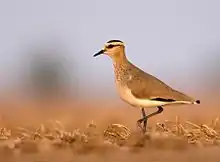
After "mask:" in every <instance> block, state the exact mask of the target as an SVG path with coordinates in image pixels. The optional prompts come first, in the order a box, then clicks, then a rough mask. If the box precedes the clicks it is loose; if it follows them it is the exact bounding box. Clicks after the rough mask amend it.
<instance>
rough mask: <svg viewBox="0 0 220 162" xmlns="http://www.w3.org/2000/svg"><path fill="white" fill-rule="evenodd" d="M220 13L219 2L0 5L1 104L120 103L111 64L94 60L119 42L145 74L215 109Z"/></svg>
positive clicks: (51, 0)
mask: <svg viewBox="0 0 220 162" xmlns="http://www.w3.org/2000/svg"><path fill="white" fill-rule="evenodd" d="M219 5H220V2H219V1H217V0H212V1H206V0H194V1H191V0H185V1H175V0H167V1H148V0H145V1H144V0H139V1H125V0H121V1H116V0H112V1H101V0H93V1H85V0H80V1H76V0H72V1H70V0H63V1H60V0H38V1H35V0H20V1H15V0H14V1H13V0H8V1H6V0H0V20H1V25H0V36H1V37H0V78H1V79H0V89H1V97H2V99H6V98H7V97H9V98H17V97H18V96H19V97H21V96H22V97H23V98H25V99H27V98H28V99H30V98H32V99H33V98H35V99H36V98H39V97H42V96H43V98H44V97H48V96H49V97H51V96H53V97H54V95H55V96H56V95H57V96H59V97H64V96H65V97H67V98H68V97H69V98H70V99H71V100H83V101H86V102H87V101H103V100H115V101H119V102H120V100H119V97H118V96H117V93H116V91H115V88H114V75H113V69H112V64H111V60H110V58H108V57H106V56H103V57H98V58H93V57H92V56H93V54H94V53H95V52H97V51H98V50H99V49H100V48H102V47H103V44H104V43H105V42H106V41H108V40H110V39H120V40H122V41H124V42H125V44H126V45H127V46H126V52H127V56H128V58H129V59H130V60H131V61H132V62H133V63H134V64H136V65H137V66H139V67H140V68H141V69H143V70H145V71H146V72H148V73H151V74H153V75H155V76H156V77H158V78H159V79H161V80H163V81H164V82H166V83H167V84H169V85H171V86H172V87H174V88H176V89H178V90H181V91H184V92H185V93H187V94H189V95H191V96H194V97H195V98H198V99H201V100H202V103H204V104H205V103H207V104H208V103H209V104H210V103H213V104H215V103H217V102H218V97H219V95H220V91H219V89H220V88H219V85H220V83H219V81H220V73H219V68H220V32H219V29H220V22H219V21H218V19H219V15H220V10H219ZM65 97H64V98H65ZM213 101H214V102H213Z"/></svg>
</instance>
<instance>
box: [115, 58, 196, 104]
mask: <svg viewBox="0 0 220 162" xmlns="http://www.w3.org/2000/svg"><path fill="white" fill-rule="evenodd" d="M115 68H116V70H115V72H116V80H118V81H120V82H121V84H123V86H126V87H127V88H128V89H130V91H131V93H132V95H133V96H134V97H136V98H138V99H151V100H160V101H167V102H173V101H187V102H188V101H189V102H194V101H195V100H194V99H193V98H191V97H189V96H187V95H185V94H183V93H181V92H179V91H177V90H174V89H173V88H171V87H170V86H168V85H167V84H165V83H164V82H162V81H161V80H159V79H157V78H156V77H154V76H153V75H151V74H148V73H146V72H144V71H143V70H141V69H140V68H138V67H136V66H135V65H133V64H132V63H131V62H129V61H127V62H126V63H124V64H120V65H118V67H117V66H116V67H115Z"/></svg>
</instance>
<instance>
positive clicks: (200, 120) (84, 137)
mask: <svg viewBox="0 0 220 162" xmlns="http://www.w3.org/2000/svg"><path fill="white" fill-rule="evenodd" d="M54 105H56V106H54ZM103 105H104V106H103ZM198 109H199V110H200V111H198ZM0 110H1V119H0V128H1V134H0V137H1V141H0V160H1V161H4V162H15V161H16V162H25V161H28V162H31V161H33V162H59V161H62V162H75V161H77V162H86V161H96V162H101V161H105V162H106V161H109V162H110V161H111V162H112V161H117V162H119V161H120V162H122V161H126V162H134V161H149V162H160V161H161V162H165V161H169V162H172V161H177V160H178V161H180V162H181V161H183V162H185V161H188V162H190V161H192V162H193V161H197V162H203V161H212V162H215V161H216V162H217V161H219V160H220V156H219V151H220V145H219V140H220V138H219V137H220V136H219V133H220V123H218V114H219V111H218V109H215V108H213V109H211V108H209V109H208V110H207V109H206V105H203V106H200V107H198V106H181V107H170V108H166V109H165V111H164V113H162V114H160V115H158V116H156V117H154V118H152V119H151V120H150V121H149V126H148V127H149V128H148V131H149V132H148V134H147V135H145V136H143V135H141V134H140V132H139V129H137V127H136V120H137V119H138V118H139V117H140V110H139V109H136V108H132V107H129V106H127V105H123V104H122V105H121V104H118V103H114V104H112V103H109V104H108V103H106V102H103V104H102V103H96V104H95V103H92V104H91V103H86V104H85V103H84V102H77V103H69V104H57V103H56V104H50V105H47V106H45V105H44V106H42V105H41V106H40V105H39V104H38V105H34V106H33V104H27V103H26V104H20V103H17V104H11V103H6V102H5V103H2V104H1V109H0ZM149 111H153V109H149V110H147V112H149ZM114 124H116V125H114ZM117 124H118V125H117ZM120 127H121V128H120Z"/></svg>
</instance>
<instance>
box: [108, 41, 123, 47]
mask: <svg viewBox="0 0 220 162" xmlns="http://www.w3.org/2000/svg"><path fill="white" fill-rule="evenodd" d="M109 45H114V46H124V45H125V44H124V43H121V42H111V43H106V44H105V46H109Z"/></svg>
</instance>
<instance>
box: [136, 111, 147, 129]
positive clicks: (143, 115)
mask: <svg viewBox="0 0 220 162" xmlns="http://www.w3.org/2000/svg"><path fill="white" fill-rule="evenodd" d="M141 112H142V118H141V119H139V120H138V121H137V124H138V126H139V127H140V128H141V129H142V131H143V132H144V133H145V132H146V127H147V118H146V112H145V110H144V108H141ZM143 118H145V120H142V119H143ZM143 121H144V125H143V127H141V123H142V122H143Z"/></svg>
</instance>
